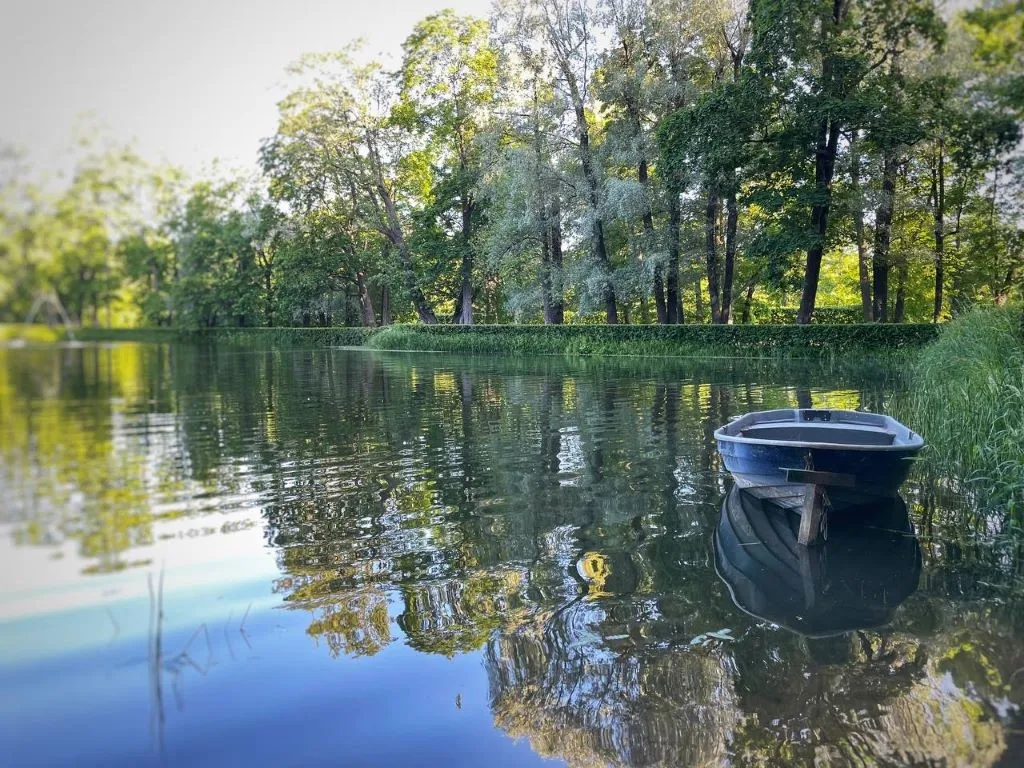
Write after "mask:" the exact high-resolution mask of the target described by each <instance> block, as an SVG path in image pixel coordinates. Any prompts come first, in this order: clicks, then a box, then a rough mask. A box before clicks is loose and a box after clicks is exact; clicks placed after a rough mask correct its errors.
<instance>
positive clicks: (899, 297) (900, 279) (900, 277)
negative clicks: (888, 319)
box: [892, 256, 907, 323]
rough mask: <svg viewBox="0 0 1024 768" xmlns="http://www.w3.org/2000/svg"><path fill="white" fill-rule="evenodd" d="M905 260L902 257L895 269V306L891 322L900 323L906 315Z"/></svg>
mask: <svg viewBox="0 0 1024 768" xmlns="http://www.w3.org/2000/svg"><path fill="white" fill-rule="evenodd" d="M906 298H907V258H906V256H904V257H902V258H901V259H900V261H899V265H898V267H897V269H896V305H895V306H894V307H893V310H892V321H893V322H894V323H902V322H903V320H904V316H905V315H906Z"/></svg>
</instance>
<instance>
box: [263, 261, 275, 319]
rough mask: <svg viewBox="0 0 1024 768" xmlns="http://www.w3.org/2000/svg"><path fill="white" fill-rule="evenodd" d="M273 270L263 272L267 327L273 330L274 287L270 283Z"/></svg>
mask: <svg viewBox="0 0 1024 768" xmlns="http://www.w3.org/2000/svg"><path fill="white" fill-rule="evenodd" d="M270 278H271V270H270V269H269V268H268V269H265V270H264V271H263V290H264V292H265V293H266V299H265V304H264V306H265V307H266V309H265V310H264V311H265V312H266V313H267V327H268V328H272V327H273V325H274V287H273V284H272V283H271V281H270Z"/></svg>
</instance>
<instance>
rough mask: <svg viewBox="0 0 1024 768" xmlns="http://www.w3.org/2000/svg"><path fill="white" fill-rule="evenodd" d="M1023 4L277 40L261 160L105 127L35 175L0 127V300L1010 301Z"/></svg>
mask: <svg viewBox="0 0 1024 768" xmlns="http://www.w3.org/2000/svg"><path fill="white" fill-rule="evenodd" d="M1020 9H1021V4H1020V0H1004V2H995V3H990V4H987V5H985V6H984V7H980V8H975V9H972V10H970V11H966V12H961V13H959V14H957V15H955V16H954V17H952V18H950V19H945V20H944V19H943V18H942V17H941V16H940V15H939V14H938V13H937V12H936V8H935V6H934V4H933V3H932V2H931V1H930V0H839V2H831V1H830V0H828V1H827V0H756V2H752V3H750V4H749V7H746V6H737V5H735V4H733V3H730V2H727V1H726V0H710V2H703V0H702V1H701V2H690V0H686V2H681V3H660V2H659V3H651V2H645V0H601V2H597V1H596V0H594V1H593V2H590V1H588V2H569V0H503V1H502V2H499V3H497V4H496V5H495V7H494V9H493V12H492V16H491V18H490V19H488V20H484V19H477V18H473V17H466V16H459V15H457V14H456V13H454V12H452V11H442V12H440V13H436V14H433V15H431V16H428V17H427V18H425V19H423V20H422V21H420V22H419V23H418V24H416V25H415V26H414V27H413V29H412V30H411V33H410V34H409V36H408V37H407V38H406V40H405V43H404V46H403V57H402V61H401V66H400V67H399V68H398V69H397V70H396V71H393V72H392V71H388V70H387V69H386V68H385V67H384V66H383V65H382V64H381V63H380V62H374V61H369V62H366V61H365V60H364V59H363V58H362V55H361V53H360V52H359V47H358V45H355V44H353V45H349V46H347V47H345V48H343V49H342V50H340V51H336V52H333V53H324V54H309V55H306V56H303V57H302V58H301V59H300V60H299V62H297V63H296V64H295V65H294V66H293V67H291V68H290V71H289V73H290V75H291V76H292V79H291V81H290V89H289V92H288V93H287V95H286V96H285V97H284V98H283V99H282V100H281V101H280V103H279V114H278V118H279V119H278V125H277V128H276V131H275V132H274V135H273V136H271V137H269V138H268V139H266V141H265V142H264V143H263V146H262V148H261V151H260V155H259V159H260V165H261V171H262V177H260V178H216V179H213V178H207V179H197V180H186V179H185V178H184V176H183V174H182V173H181V172H180V171H176V170H174V169H160V168H155V167H152V166H149V165H147V164H145V163H143V162H142V161H141V160H140V159H139V158H138V157H136V156H135V154H134V153H133V152H132V151H131V150H130V149H127V148H122V147H116V146H112V145H109V144H105V143H104V142H102V141H101V140H98V139H93V140H91V141H90V142H87V143H86V145H85V146H84V148H83V149H81V151H80V153H79V154H80V157H79V160H78V163H77V165H76V167H75V171H74V173H73V175H72V176H71V177H70V179H69V181H68V183H67V184H66V185H65V187H64V188H62V189H60V190H57V191H56V192H55V193H44V192H43V191H42V190H41V189H39V188H37V187H35V186H33V185H32V184H29V183H27V182H26V179H27V178H28V176H27V174H26V169H25V168H24V167H23V166H24V163H23V160H22V159H21V158H20V157H19V156H18V155H17V154H16V153H13V152H9V151H0V320H2V321H6V322H22V321H24V320H25V318H26V316H28V315H29V314H30V313H31V312H32V310H33V309H39V308H40V307H42V308H43V309H42V313H41V314H39V315H37V317H38V318H39V319H40V320H42V319H46V320H47V321H53V320H55V319H56V318H55V315H56V314H59V313H58V312H57V307H58V306H60V307H63V308H64V309H66V310H67V313H68V314H69V315H70V320H71V322H72V323H73V324H75V325H108V326H109V325H113V326H121V325H134V324H138V325H145V326H159V327H163V326H174V327H180V328H186V329H199V328H211V327H251V326H257V325H259V326H292V325H295V326H297V325H301V326H304V327H328V326H335V325H346V326H366V327H369V326H377V325H386V324H389V323H391V322H394V321H398V322H406V321H411V320H413V319H418V320H420V321H421V322H423V323H428V324H430V323H435V322H438V320H441V321H448V320H449V319H450V320H451V321H455V322H461V323H467V324H469V323H472V322H473V321H474V319H483V320H484V321H485V322H488V323H500V322H507V321H514V322H521V323H534V322H551V323H561V322H565V321H568V322H572V323H576V324H582V323H592V322H600V321H601V318H602V317H604V318H606V319H611V318H612V317H617V318H619V321H620V322H623V323H626V324H648V323H654V322H665V323H675V322H677V321H681V320H684V319H685V320H687V321H693V320H696V321H698V322H706V321H708V320H710V319H711V315H712V311H711V310H712V309H713V310H714V314H715V317H714V320H715V321H716V322H718V321H721V322H728V318H729V316H730V315H731V318H732V322H737V321H742V320H743V318H745V317H746V318H749V321H750V322H763V321H766V320H767V321H769V322H773V323H774V322H779V323H788V322H790V318H789V316H788V311H787V310H786V307H788V306H790V305H791V304H792V303H793V300H794V296H793V292H794V290H800V289H801V286H803V293H804V294H805V295H807V292H808V291H810V289H811V286H812V284H813V286H814V290H813V292H812V293H813V294H814V298H815V302H814V306H815V307H816V306H817V304H823V305H831V306H840V307H846V306H850V305H852V304H853V303H854V302H856V301H858V300H860V299H861V297H862V296H866V297H867V303H868V305H873V308H872V312H873V313H874V314H875V315H877V316H878V318H879V319H881V317H882V308H883V307H884V310H885V314H886V315H887V319H889V320H893V321H895V322H902V321H911V322H918V321H925V320H934V321H936V322H938V321H941V320H945V319H948V318H949V317H951V316H954V315H956V314H957V313H960V312H963V311H965V310H966V309H968V308H970V307H971V306H974V305H981V306H985V305H992V304H994V305H1002V304H1005V303H1006V302H1008V301H1011V300H1015V299H1018V298H1019V296H1020V293H1021V290H1022V287H1024V230H1022V227H1021V222H1022V221H1024V209H1022V206H1021V200H1024V168H1022V165H1021V163H1020V158H1019V157H1018V156H1017V155H1019V153H1017V152H1016V148H1017V147H1018V146H1019V141H1020V135H1021V129H1020V121H1021V117H1022V116H1024V102H1022V101H1021V96H1020V94H1021V93H1024V89H1022V88H1021V87H1020V84H1021V77H1022V76H1021V71H1022V70H1024V60H1022V56H1024V46H1022V44H1021V42H1020V40H1021V35H1020V31H1021V16H1022V15H1024V14H1022V13H1021V10H1020ZM819 246H820V248H819ZM812 256H813V258H812ZM815 260H816V261H818V262H820V274H819V270H817V269H812V268H811V266H812V261H815ZM812 278H813V279H812ZM890 285H891V286H892V287H891V289H890V288H889V287H888V286H890ZM872 298H873V299H874V301H872ZM467 302H468V303H467ZM716 305H717V306H716ZM727 308H731V313H730V312H727V311H725V310H726V309H727ZM862 315H863V313H862ZM867 316H872V315H871V313H869V314H868V315H867ZM855 319H856V318H855V314H854V311H853V310H850V311H848V312H846V311H844V312H843V313H841V314H840V313H837V312H836V311H834V310H829V309H819V310H817V315H816V316H814V315H812V316H811V320H812V322H819V323H849V322H852V321H853V320H855Z"/></svg>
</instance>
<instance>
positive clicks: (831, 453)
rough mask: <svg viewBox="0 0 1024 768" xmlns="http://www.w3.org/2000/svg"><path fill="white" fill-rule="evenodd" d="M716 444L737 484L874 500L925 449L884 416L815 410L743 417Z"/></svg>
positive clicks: (894, 485)
mask: <svg viewBox="0 0 1024 768" xmlns="http://www.w3.org/2000/svg"><path fill="white" fill-rule="evenodd" d="M715 440H716V441H717V443H718V452H719V453H720V454H721V456H722V460H723V462H724V463H725V468H726V469H728V470H729V472H730V473H732V475H733V477H734V478H735V479H736V482H737V484H738V485H740V486H741V487H757V486H773V485H783V484H792V483H803V484H812V485H816V486H821V487H826V488H836V489H839V488H847V489H853V490H855V491H856V492H858V493H871V494H875V495H880V496H892V495H894V494H895V493H896V491H897V490H898V489H899V487H900V485H902V484H903V481H904V480H906V478H907V474H908V473H909V472H910V468H911V465H912V463H913V459H914V457H915V456H916V455H917V453H918V452H919V451H920V450H921V448H923V447H924V439H923V438H922V437H921V436H920V435H918V434H916V433H915V432H913V431H911V430H910V429H909V428H908V427H906V426H904V425H903V424H901V423H900V422H898V421H896V419H894V418H892V417H890V416H884V415H882V414H878V413H864V412H861V411H843V410H834V409H820V408H818V409H815V408H784V409H779V410H772V411H755V412H753V413H748V414H745V415H743V416H740V417H738V418H735V419H733V420H732V421H730V422H729V423H728V424H726V425H724V426H722V427H719V428H718V429H717V430H715Z"/></svg>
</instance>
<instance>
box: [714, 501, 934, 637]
mask: <svg viewBox="0 0 1024 768" xmlns="http://www.w3.org/2000/svg"><path fill="white" fill-rule="evenodd" d="M850 509H851V510H852V511H854V512H855V514H851V515H848V516H845V517H843V518H837V519H836V520H834V521H832V523H831V524H830V526H829V531H828V537H827V539H826V540H825V541H824V542H823V543H822V544H821V545H820V546H818V547H814V548H806V547H802V546H799V544H798V542H797V530H798V527H799V525H800V516H799V514H798V513H797V512H796V511H795V510H793V509H790V508H788V507H787V506H785V505H780V504H779V503H778V500H777V499H774V498H771V497H766V496H761V495H760V494H759V489H743V488H740V487H739V486H733V488H732V490H731V491H730V492H729V494H728V495H727V496H726V498H725V501H724V502H723V503H722V513H721V517H720V519H719V522H718V525H717V527H716V529H715V535H714V550H715V570H716V572H717V573H718V576H719V578H721V579H722V581H723V582H725V584H726V586H727V587H728V588H729V593H730V595H731V596H732V599H733V602H734V603H735V604H736V605H737V606H738V607H739V608H740V609H741V610H743V611H744V612H745V613H748V614H750V615H752V616H754V617H756V618H759V619H764V620H767V621H770V622H772V623H773V624H776V625H778V626H781V627H784V628H786V629H788V630H790V631H792V632H795V633H797V634H799V635H802V636H804V637H812V638H822V637H830V636H835V635H840V634H843V633H846V632H850V631H853V630H859V629H873V628H877V627H880V626H883V625H885V624H887V623H888V622H889V621H890V619H891V618H892V614H893V612H894V611H895V610H896V608H897V606H899V605H900V604H901V603H902V602H903V601H904V600H906V599H907V598H908V597H909V596H910V595H911V594H912V593H913V592H914V590H916V589H917V585H918V581H919V578H920V575H921V548H920V544H919V543H918V540H917V537H916V535H915V534H914V528H913V524H912V523H911V522H910V518H909V515H908V514H907V505H906V503H905V502H904V501H903V499H902V498H900V497H899V495H896V496H891V497H879V496H873V495H865V496H861V497H859V498H858V499H857V500H855V501H851V506H850Z"/></svg>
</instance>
